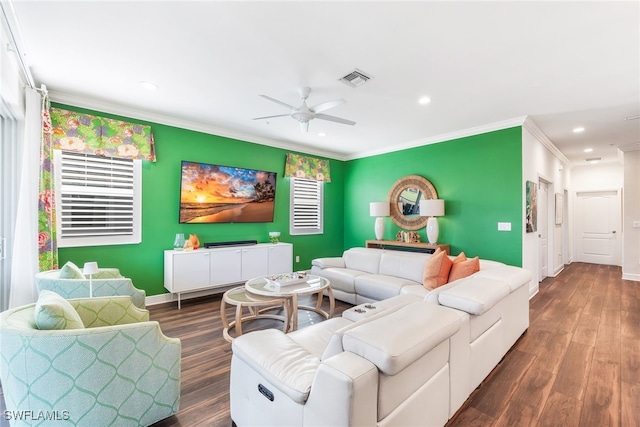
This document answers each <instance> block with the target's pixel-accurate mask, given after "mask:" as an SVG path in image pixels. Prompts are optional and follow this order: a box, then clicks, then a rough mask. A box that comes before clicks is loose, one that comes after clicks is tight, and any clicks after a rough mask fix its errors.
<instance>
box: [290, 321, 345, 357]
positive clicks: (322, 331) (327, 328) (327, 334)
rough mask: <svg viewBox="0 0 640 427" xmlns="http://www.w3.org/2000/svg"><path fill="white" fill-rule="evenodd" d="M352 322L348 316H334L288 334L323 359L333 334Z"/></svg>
mask: <svg viewBox="0 0 640 427" xmlns="http://www.w3.org/2000/svg"><path fill="white" fill-rule="evenodd" d="M352 324H353V322H352V321H351V320H349V319H347V318H346V317H334V318H332V319H328V320H325V321H324V322H320V323H318V324H316V325H314V327H310V328H302V329H298V330H296V331H293V332H291V333H289V334H287V336H288V337H289V338H291V339H292V340H294V341H295V342H297V343H298V344H300V345H301V346H302V347H304V348H305V349H306V350H307V351H308V352H309V353H311V354H313V355H314V356H316V357H318V358H320V359H322V353H324V351H325V350H326V348H327V343H329V340H330V339H331V337H332V336H333V334H334V333H335V332H336V331H338V330H341V329H343V328H344V327H345V326H349V325H352Z"/></svg>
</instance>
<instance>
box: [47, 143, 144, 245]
mask: <svg viewBox="0 0 640 427" xmlns="http://www.w3.org/2000/svg"><path fill="white" fill-rule="evenodd" d="M55 159H56V168H55V173H56V206H57V230H58V246H59V247H70V246H99V245H117V244H129V243H140V241H141V232H140V230H141V226H140V223H141V206H140V204H141V202H140V201H141V197H140V196H141V169H140V160H131V159H118V158H112V157H101V156H94V155H91V154H83V153H74V152H68V151H59V150H56V151H55Z"/></svg>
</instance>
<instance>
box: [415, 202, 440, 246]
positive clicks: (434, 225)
mask: <svg viewBox="0 0 640 427" xmlns="http://www.w3.org/2000/svg"><path fill="white" fill-rule="evenodd" d="M443 215H444V200H442V199H424V200H420V216H428V217H429V219H428V220H427V239H428V240H429V243H430V244H432V245H435V244H436V243H438V234H439V233H440V229H439V228H438V218H436V217H438V216H443Z"/></svg>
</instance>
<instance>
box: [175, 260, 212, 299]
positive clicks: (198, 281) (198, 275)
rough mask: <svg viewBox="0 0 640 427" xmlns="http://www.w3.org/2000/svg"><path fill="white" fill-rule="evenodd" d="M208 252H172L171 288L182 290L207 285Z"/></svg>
mask: <svg viewBox="0 0 640 427" xmlns="http://www.w3.org/2000/svg"><path fill="white" fill-rule="evenodd" d="M209 258H210V256H209V252H202V253H200V252H182V253H175V254H173V289H172V290H171V291H172V292H182V291H186V290H193V289H198V288H206V287H208V286H209Z"/></svg>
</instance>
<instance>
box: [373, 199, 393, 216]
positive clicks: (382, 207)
mask: <svg viewBox="0 0 640 427" xmlns="http://www.w3.org/2000/svg"><path fill="white" fill-rule="evenodd" d="M369 215H370V216H389V203H387V202H371V203H369Z"/></svg>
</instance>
